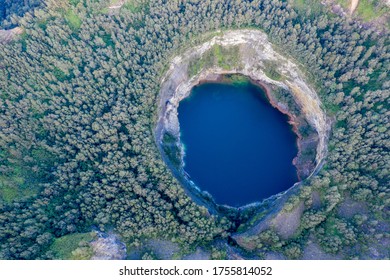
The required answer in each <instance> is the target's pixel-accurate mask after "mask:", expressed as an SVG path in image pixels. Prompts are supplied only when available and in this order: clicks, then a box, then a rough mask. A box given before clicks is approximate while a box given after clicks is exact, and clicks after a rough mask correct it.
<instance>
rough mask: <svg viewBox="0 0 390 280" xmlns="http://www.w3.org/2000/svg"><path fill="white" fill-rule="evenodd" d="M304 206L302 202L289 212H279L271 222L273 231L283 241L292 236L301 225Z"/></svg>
mask: <svg viewBox="0 0 390 280" xmlns="http://www.w3.org/2000/svg"><path fill="white" fill-rule="evenodd" d="M304 209H305V205H304V203H303V201H302V202H301V203H299V205H298V206H297V207H295V208H294V209H293V210H292V211H290V212H280V213H279V214H278V215H277V216H276V217H275V218H274V219H273V221H272V222H271V224H272V226H273V229H274V230H275V231H276V232H277V233H278V234H279V235H280V236H281V237H282V238H284V239H288V238H290V237H291V236H293V235H294V233H295V232H296V230H297V229H298V227H299V225H300V223H301V216H302V214H303V210H304Z"/></svg>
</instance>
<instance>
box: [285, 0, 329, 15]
mask: <svg viewBox="0 0 390 280" xmlns="http://www.w3.org/2000/svg"><path fill="white" fill-rule="evenodd" d="M292 2H293V6H294V7H295V8H296V11H297V12H298V13H300V14H301V15H304V16H306V15H309V16H313V15H319V14H321V13H324V10H325V9H324V6H323V5H322V4H321V1H320V0H292Z"/></svg>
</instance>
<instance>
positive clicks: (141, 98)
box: [0, 0, 390, 259]
mask: <svg viewBox="0 0 390 280" xmlns="http://www.w3.org/2000/svg"><path fill="white" fill-rule="evenodd" d="M19 2H20V4H21V6H18V4H17V3H19ZM39 2H40V1H17V2H15V1H7V0H5V1H1V2H0V3H1V10H0V12H1V14H0V18H1V19H3V20H4V22H5V21H9V18H10V15H11V14H15V15H18V16H20V17H16V16H14V22H12V23H11V24H12V25H14V24H16V25H17V26H20V27H22V28H23V30H24V33H23V34H22V35H21V36H20V37H19V38H18V39H16V40H14V41H13V42H12V43H9V44H1V43H0V259H52V258H58V257H60V256H59V254H58V252H56V250H54V249H53V248H55V247H56V246H53V244H56V242H57V243H58V240H59V239H60V238H63V237H64V236H67V235H69V234H74V233H86V232H90V231H91V229H92V228H97V229H99V230H100V231H105V232H110V231H111V232H115V233H117V234H119V236H121V238H122V240H123V242H125V243H126V244H127V245H128V248H137V246H141V245H142V244H143V243H144V242H145V240H148V239H153V238H159V239H165V240H170V241H172V242H174V243H177V244H179V246H180V247H181V248H182V251H183V252H190V251H191V250H194V248H196V247H199V246H203V247H204V248H210V250H213V252H214V256H215V258H223V257H226V254H223V253H216V250H221V249H220V248H219V247H218V248H217V247H216V245H215V244H216V241H217V240H219V241H221V240H222V241H228V240H231V238H230V236H231V235H232V234H233V233H234V232H235V231H236V230H237V227H236V225H235V221H234V220H232V219H229V217H224V216H220V215H211V214H209V212H208V210H207V209H206V208H205V207H200V206H198V205H197V204H195V203H194V202H193V201H192V200H191V199H190V198H189V197H188V196H187V195H186V194H185V192H184V191H183V188H182V187H181V185H180V184H179V182H178V181H177V180H176V179H175V177H174V176H173V175H172V174H171V171H170V169H169V168H168V167H167V166H166V164H165V163H164V161H163V160H162V158H161V155H160V153H159V150H158V147H157V145H156V142H155V139H154V135H153V130H154V127H155V124H156V123H155V122H156V111H157V103H158V102H157V98H158V96H157V95H158V92H159V86H160V78H161V77H162V76H163V75H164V73H165V71H166V70H167V67H168V65H169V63H170V59H171V58H172V57H173V56H174V55H176V54H178V53H179V52H180V51H181V50H183V49H185V48H186V46H187V45H188V44H195V43H197V42H199V41H200V38H201V37H202V35H203V34H205V33H207V32H214V31H215V30H217V29H222V30H227V29H239V28H259V29H261V30H263V31H265V32H266V33H267V34H268V36H269V40H270V41H271V42H272V43H273V44H274V45H275V46H276V48H277V49H278V50H279V51H280V52H281V53H283V54H284V55H288V56H290V57H292V58H293V59H294V60H295V61H298V62H299V63H300V65H301V66H302V71H304V72H305V73H306V75H307V76H308V77H309V79H310V82H311V84H312V86H313V87H314V88H315V89H316V91H317V92H318V93H319V94H320V97H321V100H322V102H323V104H324V106H325V109H326V111H327V113H328V114H329V115H330V116H331V118H332V119H333V120H334V123H333V128H332V134H331V136H330V139H329V153H328V157H327V160H326V164H325V165H324V167H323V168H322V169H321V171H320V172H319V173H318V174H317V175H316V176H314V177H311V178H310V179H309V180H307V181H305V182H303V185H304V186H303V187H302V188H301V190H300V192H299V194H298V195H297V196H295V197H293V198H291V199H290V201H289V202H288V203H287V205H286V209H287V210H288V208H289V207H293V205H294V204H296V203H297V202H299V201H304V202H305V205H306V206H307V207H306V210H305V212H304V213H303V216H302V221H301V225H300V228H299V231H298V233H297V234H295V235H294V236H293V237H292V238H290V239H288V240H283V239H282V238H280V237H279V236H277V234H276V233H275V232H272V231H266V232H264V233H262V234H260V235H259V236H256V237H255V241H256V243H257V245H258V246H257V249H256V250H254V251H253V252H251V253H252V254H254V255H255V256H256V257H257V258H263V257H264V256H265V254H266V253H267V252H273V251H274V252H279V253H281V254H283V255H284V256H286V257H287V258H301V257H302V253H303V251H304V248H305V246H306V244H307V241H308V240H309V239H310V238H313V237H314V238H315V239H316V240H318V242H319V244H320V246H321V248H322V250H324V252H326V253H329V254H335V255H340V256H341V257H342V258H375V256H376V255H375V254H371V253H370V252H371V251H372V248H373V247H375V248H378V247H381V248H382V249H384V250H385V253H381V254H379V255H378V256H377V258H389V257H390V256H389V245H388V244H389V243H388V240H389V226H390V225H389V201H390V198H389V182H390V178H389V171H390V154H389V148H390V141H389V126H390V121H389V118H390V115H389V111H388V109H389V93H390V80H389V76H388V72H389V68H390V61H389V59H390V52H389V50H388V47H389V36H388V33H386V31H381V32H377V30H375V28H371V27H369V25H368V26H364V27H362V25H361V23H360V22H359V21H355V20H350V19H348V18H344V17H339V16H336V15H334V14H332V13H330V12H329V11H328V10H327V9H326V8H325V7H322V6H321V7H319V8H317V9H313V11H311V10H310V9H304V8H301V7H300V8H299V9H297V8H295V6H294V5H292V4H290V3H289V2H287V1H281V0H236V1H226V0H188V1H184V0H156V1H146V0H143V1H127V2H126V3H125V4H124V5H123V6H122V7H121V8H120V9H109V8H108V4H107V1H96V0H61V1H59V0H47V1H45V5H41V6H40V8H38V9H36V10H35V11H34V12H33V13H25V7H29V8H31V7H35V6H37V5H36V4H38V3H39ZM3 3H5V5H3ZM25 3H29V5H27V6H24V4H25ZM22 4H23V5H22ZM15 5H16V6H15ZM19 7H21V8H19ZM16 19H17V22H16ZM9 24H10V23H4V26H6V25H9ZM278 46H279V48H278ZM313 192H316V193H317V194H318V195H319V197H320V199H321V202H322V203H321V204H320V205H319V206H318V205H317V206H316V203H313V196H312V193H313ZM345 201H353V203H355V205H358V206H359V207H360V208H359V209H360V210H359V211H356V213H352V214H350V215H345V214H343V211H342V206H343V205H345V204H343V203H344V202H345ZM351 203H352V202H351ZM355 208H356V207H355ZM340 209H341V210H340ZM362 209H363V210H362ZM287 210H286V211H287ZM386 242H387V243H386ZM230 243H231V242H230ZM383 244H384V245H383ZM386 244H387V245H386ZM231 246H238V245H235V244H233V243H232V244H231ZM238 249H239V248H238ZM243 250H244V249H243Z"/></svg>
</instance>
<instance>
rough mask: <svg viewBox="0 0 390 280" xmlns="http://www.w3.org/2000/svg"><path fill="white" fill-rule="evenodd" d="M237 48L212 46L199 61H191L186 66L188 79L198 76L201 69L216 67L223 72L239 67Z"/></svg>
mask: <svg viewBox="0 0 390 280" xmlns="http://www.w3.org/2000/svg"><path fill="white" fill-rule="evenodd" d="M239 52H240V49H239V47H238V46H231V47H223V46H221V45H214V46H213V47H212V48H211V49H209V50H208V51H206V52H205V53H204V54H203V56H202V57H201V58H199V59H193V60H192V61H190V63H189V66H188V75H189V76H190V77H192V76H195V75H197V74H199V72H200V71H201V70H202V69H207V68H211V67H213V66H218V67H220V68H222V69H224V70H231V69H234V68H237V67H239V66H240V64H239Z"/></svg>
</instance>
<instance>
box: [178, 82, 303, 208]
mask: <svg viewBox="0 0 390 280" xmlns="http://www.w3.org/2000/svg"><path fill="white" fill-rule="evenodd" d="M178 111H179V121H180V129H181V141H182V143H183V144H184V145H185V152H186V156H185V158H184V161H185V167H184V169H185V171H186V172H187V173H188V174H189V175H190V176H191V179H192V180H193V181H194V182H195V183H196V185H197V186H198V187H199V188H200V189H202V190H206V191H208V192H209V193H210V194H211V195H212V196H213V197H214V199H215V201H216V202H217V203H218V204H227V205H230V206H242V205H245V204H248V203H251V202H255V201H260V200H262V199H264V198H267V197H269V196H271V195H273V194H277V193H279V192H281V191H283V190H286V189H288V188H290V187H291V186H292V185H293V184H294V183H295V182H297V174H296V169H295V167H294V166H293V165H292V160H293V158H294V157H295V156H296V154H297V147H296V135H295V134H294V133H293V132H292V127H291V126H290V125H289V124H288V123H287V121H288V118H287V116H285V115H283V114H282V113H280V112H279V111H278V110H277V109H275V108H273V107H272V106H271V105H270V104H269V102H268V101H267V99H266V97H265V94H264V92H263V91H262V89H260V88H259V87H257V86H255V85H253V84H251V83H249V82H248V83H243V84H240V85H233V84H228V83H206V84H203V85H200V86H197V87H195V88H193V90H192V93H191V95H190V96H189V97H188V98H186V99H185V100H183V101H181V103H180V106H179V110H178Z"/></svg>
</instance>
